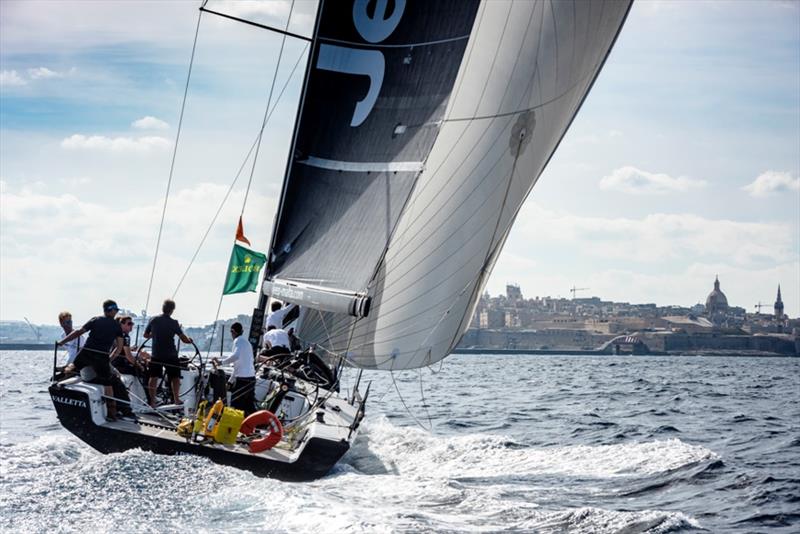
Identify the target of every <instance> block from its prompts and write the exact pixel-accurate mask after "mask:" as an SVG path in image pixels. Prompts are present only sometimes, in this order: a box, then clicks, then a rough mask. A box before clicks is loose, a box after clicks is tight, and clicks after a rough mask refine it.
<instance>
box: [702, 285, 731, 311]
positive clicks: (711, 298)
mask: <svg viewBox="0 0 800 534" xmlns="http://www.w3.org/2000/svg"><path fill="white" fill-rule="evenodd" d="M727 310H728V297H726V296H725V293H723V292H722V290H721V289H720V288H719V277H717V278H716V280H714V290H713V291H712V292H711V293H709V294H708V298H706V313H708V314H709V315H713V314H715V313H719V312H725V311H727Z"/></svg>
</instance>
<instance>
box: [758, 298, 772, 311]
mask: <svg viewBox="0 0 800 534" xmlns="http://www.w3.org/2000/svg"><path fill="white" fill-rule="evenodd" d="M769 307H770V305H769V304H761V301H760V300H759V301H758V304H756V305H755V306H754V308H755V309H756V313H761V308H769Z"/></svg>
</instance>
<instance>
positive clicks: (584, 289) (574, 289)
mask: <svg viewBox="0 0 800 534" xmlns="http://www.w3.org/2000/svg"><path fill="white" fill-rule="evenodd" d="M588 289H590V288H588V287H575V286H572V287H571V288H570V290H569V292H570V293H572V300H575V293H577V292H578V291H586V290H588Z"/></svg>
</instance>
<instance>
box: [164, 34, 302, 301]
mask: <svg viewBox="0 0 800 534" xmlns="http://www.w3.org/2000/svg"><path fill="white" fill-rule="evenodd" d="M307 49H308V44H306V45H305V47H304V48H303V49H302V50H301V51H300V55H299V56H298V57H297V61H295V64H294V67H292V71H291V72H290V73H289V76H288V77H287V78H286V82H285V83H284V84H283V87H282V88H281V92H280V93H278V97H277V98H276V99H275V104H274V105H273V106H272V109H271V110H270V112H269V116H268V117H267V121H266V123H264V125H263V126H262V127H261V128H262V129H261V131H263V129H264V127H265V126H266V124H267V123H269V120H270V119H271V118H272V114H273V113H274V112H275V109H276V108H277V107H278V102H280V101H281V97H283V93H284V92H285V91H286V88H287V87H288V86H289V82H291V81H292V78H293V77H294V73H295V71H296V70H297V67H298V65H300V60H301V59H303V57H304V56H305V53H306V50H307ZM260 135H261V132H259V134H257V135H256V138H255V139H253V143H252V144H251V145H250V149H249V150H248V151H247V155H246V156H245V158H244V160H243V161H242V164H241V165H240V166H239V170H238V171H237V172H236V176H235V177H234V179H233V182H231V185H230V186H229V187H228V191H227V192H226V193H225V196H224V197H223V199H222V201H221V202H220V204H219V207H218V208H217V211H216V213H215V214H214V217H213V218H212V219H211V223H209V225H208V228H206V231H205V234H203V238H202V239H201V240H200V244H199V245H197V249H196V250H195V252H194V255H193V256H192V259H191V260H190V261H189V265H188V266H187V267H186V270H185V271H184V273H183V276H181V279H180V281H179V282H178V285H177V287H176V288H175V291H174V293H173V295H172V298H173V299H174V298H175V296H176V295H177V293H178V290H180V288H181V285H183V282H184V280H185V279H186V276H187V275H188V274H189V270H190V269H191V268H192V265H193V264H194V261H195V260H196V259H197V255H198V254H199V253H200V249H202V247H203V245H204V244H205V242H206V239H207V238H208V236H209V234H210V233H211V229H212V228H213V227H214V224H216V222H217V217H219V214H220V213H221V212H222V208H223V207H224V205H225V203H226V202H227V200H228V197H229V196H230V194H231V192H232V191H233V187H234V186H235V185H236V182H237V181H238V180H239V176H240V175H241V173H242V171H243V170H244V168H245V165H247V162H248V161H249V160H250V155H251V154H252V152H253V150H254V149H255V148H256V144H257V142H258V139H259V137H260Z"/></svg>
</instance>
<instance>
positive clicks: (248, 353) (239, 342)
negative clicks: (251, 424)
mask: <svg viewBox="0 0 800 534" xmlns="http://www.w3.org/2000/svg"><path fill="white" fill-rule="evenodd" d="M243 331H244V329H243V328H242V323H233V324H232V325H231V336H233V352H232V353H231V355H230V356H228V357H227V358H225V359H224V360H222V361H221V362H220V361H219V360H218V359H217V358H214V361H215V362H216V363H217V364H218V365H219V364H222V365H227V364H230V363H232V364H233V374H232V375H231V380H234V384H233V390H232V391H231V406H233V407H234V408H238V409H239V410H242V411H244V415H245V417H247V416H248V415H250V414H251V413H253V412H254V411H255V401H256V369H255V367H254V366H253V347H252V346H251V345H250V342H248V341H247V338H246V337H244V336H243V335H242V332H243Z"/></svg>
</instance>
